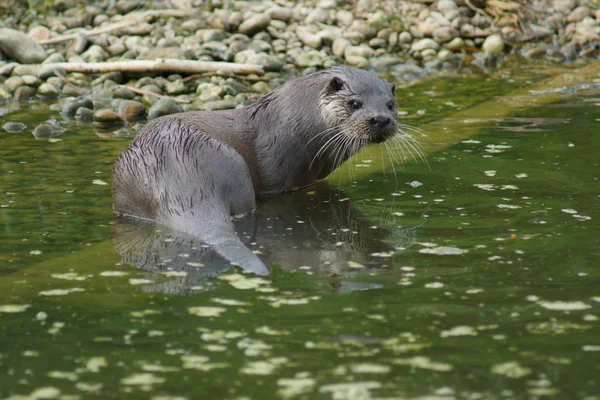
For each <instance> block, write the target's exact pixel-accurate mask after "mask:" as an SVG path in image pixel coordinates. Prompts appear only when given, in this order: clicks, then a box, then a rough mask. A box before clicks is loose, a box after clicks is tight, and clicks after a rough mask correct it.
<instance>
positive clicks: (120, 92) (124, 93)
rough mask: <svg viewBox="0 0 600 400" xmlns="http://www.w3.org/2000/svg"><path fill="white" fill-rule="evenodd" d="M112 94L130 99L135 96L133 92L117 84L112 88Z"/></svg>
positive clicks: (119, 97) (118, 97)
mask: <svg viewBox="0 0 600 400" xmlns="http://www.w3.org/2000/svg"><path fill="white" fill-rule="evenodd" d="M112 96H113V97H115V98H117V99H128V100H131V99H133V98H134V97H135V93H133V92H132V91H131V90H129V89H127V88H126V87H124V86H117V87H115V88H114V89H113V92H112Z"/></svg>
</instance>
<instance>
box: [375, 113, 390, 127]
mask: <svg viewBox="0 0 600 400" xmlns="http://www.w3.org/2000/svg"><path fill="white" fill-rule="evenodd" d="M370 122H371V125H373V126H374V127H376V128H385V127H386V126H388V125H389V124H390V122H392V120H391V119H390V118H389V117H386V116H384V115H378V116H376V117H373V118H371V121H370Z"/></svg>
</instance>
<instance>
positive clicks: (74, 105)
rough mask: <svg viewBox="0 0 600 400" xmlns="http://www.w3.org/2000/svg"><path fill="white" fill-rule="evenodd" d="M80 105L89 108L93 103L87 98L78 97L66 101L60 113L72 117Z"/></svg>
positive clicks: (92, 106) (91, 107)
mask: <svg viewBox="0 0 600 400" xmlns="http://www.w3.org/2000/svg"><path fill="white" fill-rule="evenodd" d="M80 107H84V108H88V109H90V110H93V109H94V103H93V102H92V100H90V99H89V98H87V97H85V98H80V99H77V100H75V101H71V102H69V103H66V104H65V105H64V106H63V108H62V114H64V115H65V116H67V117H72V116H73V115H75V113H76V112H77V109H78V108H80Z"/></svg>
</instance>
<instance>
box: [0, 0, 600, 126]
mask: <svg viewBox="0 0 600 400" xmlns="http://www.w3.org/2000/svg"><path fill="white" fill-rule="evenodd" d="M146 3H147V2H140V1H117V2H115V1H100V2H97V3H95V4H93V5H87V6H81V5H79V4H78V3H77V2H75V1H72V0H58V1H54V2H53V4H52V5H51V7H50V6H48V9H43V8H41V7H42V6H40V9H26V8H23V9H22V10H20V11H19V12H14V10H5V9H4V10H3V9H2V8H0V12H4V13H5V14H7V15H8V17H6V18H3V22H0V51H1V53H2V57H1V58H0V101H2V99H3V100H4V101H12V100H27V99H31V98H34V97H40V98H43V99H53V98H59V99H61V102H62V105H63V107H62V108H61V112H62V113H63V115H65V116H67V117H75V118H78V119H81V120H84V121H86V120H94V121H96V122H98V123H103V124H117V125H118V124H123V123H126V122H128V121H135V120H138V119H145V118H154V117H157V116H160V115H164V114H166V113H171V112H178V111H182V110H188V109H208V110H215V109H224V108H233V107H238V106H243V105H246V104H248V103H251V102H253V101H255V100H256V98H257V97H258V96H259V95H261V94H263V93H266V92H268V91H270V90H271V89H272V88H273V87H275V86H278V85H280V84H281V83H283V82H285V81H286V80H287V79H289V77H290V76H294V75H298V74H302V73H307V72H311V71H314V70H318V69H322V68H329V67H331V66H334V65H338V64H349V65H354V66H357V67H360V68H368V69H374V70H376V71H378V72H386V73H389V74H391V75H393V76H394V77H395V79H396V80H397V81H399V82H410V81H412V80H415V79H418V78H420V77H422V76H425V75H426V74H428V73H431V72H435V71H445V70H457V69H459V68H464V67H468V68H472V69H475V70H483V71H487V70H493V69H494V68H496V67H498V66H501V65H502V64H503V63H504V62H505V60H506V59H507V58H512V59H515V58H525V59H527V60H534V59H535V60H536V61H535V62H547V63H585V62H589V60H590V59H598V58H599V56H600V10H599V9H598V4H597V0H594V1H591V0H540V1H534V2H531V3H527V4H524V3H518V2H513V1H498V0H484V1H480V2H476V1H469V0H437V1H433V2H432V1H419V2H408V1H391V0H390V1H378V2H376V3H373V2H367V1H352V2H336V1H333V0H320V1H315V2H303V3H302V4H295V3H293V2H277V3H275V2H261V3H254V2H232V3H230V2H227V3H225V4H219V2H212V8H208V7H207V6H206V5H203V4H201V2H199V1H195V0H171V1H165V2H153V3H152V4H153V7H155V8H153V9H149V8H148V7H147V6H148V4H146ZM196 3H198V4H196ZM17 7H18V6H17ZM16 15H20V17H19V18H17V17H16ZM163 59H164V60H186V62H187V61H188V60H189V61H190V62H191V63H193V64H194V65H195V66H197V65H198V63H199V62H200V63H201V65H204V66H205V67H206V65H210V66H211V67H206V68H204V69H202V68H201V69H194V68H196V67H194V68H190V69H186V68H183V67H182V65H183V64H184V63H183V62H182V61H169V62H171V63H172V64H175V65H177V66H178V67H177V68H171V69H161V68H162V67H163V66H164V65H159V66H151V67H146V68H142V69H138V68H137V67H135V68H134V67H132V66H133V65H138V64H139V63H140V60H148V61H149V62H151V63H152V62H153V61H156V60H163ZM115 62H119V64H118V66H117V67H114V68H112V69H111V68H108V69H106V70H102V71H95V73H90V71H89V68H86V67H89V66H90V65H91V64H90V63H99V64H94V65H101V66H107V65H109V64H110V63H115ZM203 62H208V64H204V63H203ZM213 62H218V63H221V62H228V63H231V64H214V63H213ZM65 63H68V64H65ZM162 64H164V63H162ZM238 64H240V65H238ZM78 65H79V66H82V67H81V69H79V70H78V69H77V68H75V67H76V66H78ZM112 65H113V66H114V65H115V64H112ZM186 65H187V64H186ZM65 66H67V67H68V68H65ZM239 68H242V69H241V70H240V69H239ZM92 72H94V71H92Z"/></svg>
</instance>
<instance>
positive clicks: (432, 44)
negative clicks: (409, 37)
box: [410, 38, 440, 51]
mask: <svg viewBox="0 0 600 400" xmlns="http://www.w3.org/2000/svg"><path fill="white" fill-rule="evenodd" d="M439 48H440V45H439V44H438V42H436V41H435V40H433V39H429V38H425V39H421V40H419V41H417V42H414V43H413V44H412V46H410V49H411V50H412V51H423V50H427V49H433V50H438V49H439Z"/></svg>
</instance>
